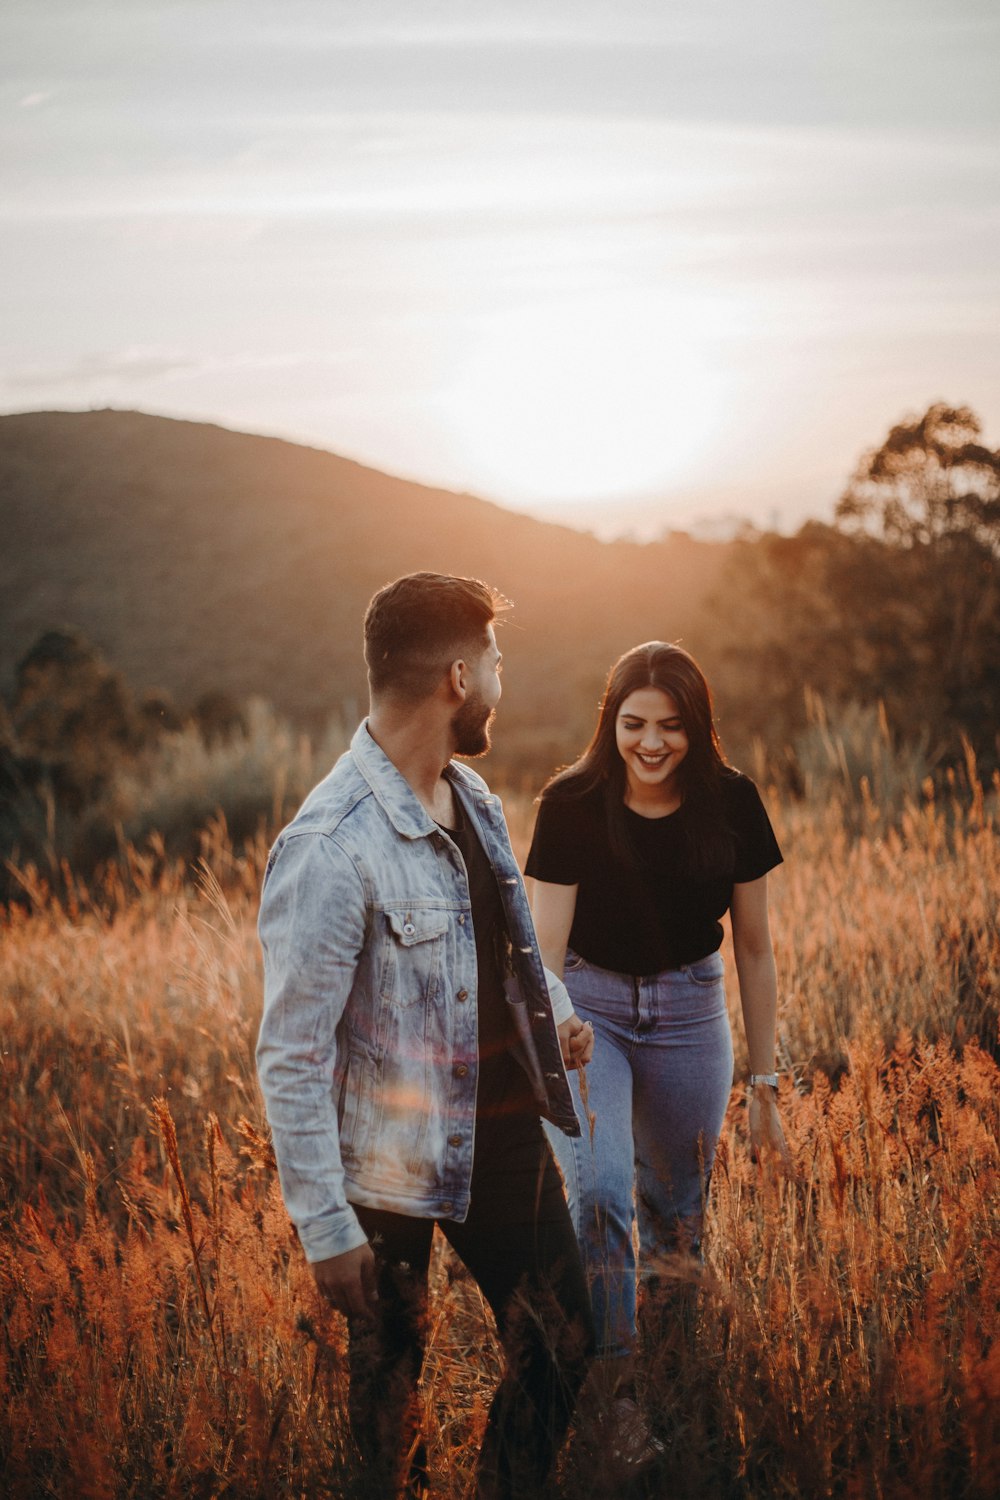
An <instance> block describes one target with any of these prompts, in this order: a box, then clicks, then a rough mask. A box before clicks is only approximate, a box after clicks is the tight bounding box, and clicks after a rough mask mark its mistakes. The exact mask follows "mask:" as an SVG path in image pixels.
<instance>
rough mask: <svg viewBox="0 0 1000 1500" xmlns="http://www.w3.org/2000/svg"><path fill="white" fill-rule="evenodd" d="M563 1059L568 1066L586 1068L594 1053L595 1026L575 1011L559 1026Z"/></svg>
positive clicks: (557, 1028)
mask: <svg viewBox="0 0 1000 1500" xmlns="http://www.w3.org/2000/svg"><path fill="white" fill-rule="evenodd" d="M556 1030H557V1031H558V1033H559V1046H560V1047H561V1048H562V1060H563V1063H564V1064H565V1066H566V1067H567V1068H585V1067H586V1065H587V1063H589V1062H590V1059H591V1058H592V1057H593V1055H594V1028H593V1026H591V1024H590V1022H589V1021H581V1020H580V1017H579V1016H578V1015H576V1013H575V1012H574V1014H573V1015H571V1016H567V1018H566V1020H565V1021H563V1023H562V1025H561V1026H557V1027H556Z"/></svg>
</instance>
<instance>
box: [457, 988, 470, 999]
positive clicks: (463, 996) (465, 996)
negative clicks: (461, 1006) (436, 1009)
mask: <svg viewBox="0 0 1000 1500" xmlns="http://www.w3.org/2000/svg"><path fill="white" fill-rule="evenodd" d="M468 998H469V992H468V990H459V992H458V994H457V995H456V996H455V999H456V1000H468Z"/></svg>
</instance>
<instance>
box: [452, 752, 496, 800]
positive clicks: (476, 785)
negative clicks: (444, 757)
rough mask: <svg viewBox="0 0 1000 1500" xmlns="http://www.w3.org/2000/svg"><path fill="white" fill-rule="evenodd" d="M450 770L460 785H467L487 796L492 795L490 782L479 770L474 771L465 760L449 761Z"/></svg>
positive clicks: (471, 789)
mask: <svg viewBox="0 0 1000 1500" xmlns="http://www.w3.org/2000/svg"><path fill="white" fill-rule="evenodd" d="M448 770H449V773H450V774H451V776H452V777H453V778H454V780H455V781H457V782H458V784H459V785H460V786H464V787H467V788H468V789H469V790H470V791H473V792H482V793H483V794H484V795H485V796H490V795H491V793H490V788H489V783H488V782H487V781H485V780H484V778H483V777H482V776H480V774H479V772H478V771H474V770H473V769H472V767H471V766H467V765H466V764H465V762H464V761H461V760H451V761H449V762H448Z"/></svg>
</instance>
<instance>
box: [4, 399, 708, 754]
mask: <svg viewBox="0 0 1000 1500" xmlns="http://www.w3.org/2000/svg"><path fill="white" fill-rule="evenodd" d="M0 536H2V538H3V545H2V548H0V685H2V689H3V691H4V692H9V690H10V688H11V687H12V685H13V673H14V668H15V666H16V663H17V661H18V660H19V659H20V658H21V656H22V655H23V654H24V653H25V652H26V651H27V650H28V649H29V648H30V646H31V645H32V643H33V641H34V640H35V639H36V638H37V637H38V636H39V635H40V633H41V632H42V631H44V630H47V629H50V628H53V627H62V626H70V627H75V628H78V629H80V630H82V631H83V632H84V633H85V634H86V635H87V636H89V637H90V638H91V639H92V640H93V641H95V642H96V643H97V644H98V645H99V647H100V648H101V649H102V650H103V651H104V653H105V654H106V656H107V657H108V659H109V660H110V661H111V662H112V663H113V664H114V665H115V666H116V667H117V668H119V669H120V670H121V671H122V672H123V674H124V676H125V678H126V680H127V681H128V682H129V684H130V685H131V687H132V688H133V689H134V690H135V691H136V692H139V693H145V692H151V691H163V692H167V693H169V694H170V695H171V696H172V697H173V698H175V699H176V700H177V702H178V703H179V704H180V705H181V706H184V705H187V704H190V703H191V702H192V701H193V700H194V699H196V698H197V697H198V696H199V695H201V694H202V693H205V692H208V691H210V690H213V689H225V690H226V691H228V692H230V693H232V694H234V695H236V696H239V697H243V696H248V695H251V694H256V695H260V696H262V697H265V698H268V699H270V700H271V701H272V702H273V703H275V704H276V705H277V706H278V707H279V708H280V709H282V710H283V711H284V712H286V713H287V714H289V715H290V716H292V717H293V718H295V719H296V720H298V721H300V722H304V723H315V722H317V721H319V720H321V719H322V718H325V717H326V716H327V715H328V714H329V712H330V710H331V708H337V707H342V708H343V711H344V713H345V714H346V715H347V716H348V717H349V718H353V717H355V716H356V714H357V713H358V712H359V711H360V709H361V708H362V707H363V705H364V702H365V698H366V691H365V678H364V670H363V664H362V661H361V639H360V623H361V617H362V614H363V611H364V608H365V605H366V603H367V601H368V599H369V598H370V596H371V594H372V593H373V592H374V591H375V590H376V589H377V588H378V587H380V585H381V584H383V583H385V582H386V581H387V580H389V579H391V578H393V577H395V576H397V575H398V574H400V573H404V572H408V571H411V570H413V569H417V568H431V569H435V570H440V571H448V572H457V573H466V574H474V575H476V576H479V577H483V578H486V579H488V580H489V581H490V582H492V583H494V584H496V585H497V586H498V587H499V588H501V589H503V591H504V592H505V593H506V594H508V596H509V597H510V598H511V599H512V600H513V601H514V603H515V610H514V612H513V614H512V616H511V617H510V620H509V623H507V624H506V625H505V627H504V631H503V649H504V653H505V657H506V659H507V662H508V664H509V671H508V674H507V676H506V678H505V694H506V699H505V704H504V719H503V729H504V734H503V736H502V737H501V738H503V739H505V740H506V741H507V743H508V746H509V747H510V748H511V750H513V749H514V746H515V744H517V745H522V746H523V747H524V749H525V750H527V748H528V742H529V741H530V742H532V743H533V744H535V745H536V748H537V749H538V750H540V751H543V753H544V750H543V747H544V746H546V745H548V744H550V743H551V744H556V743H560V744H565V743H566V734H567V732H569V733H570V736H571V742H572V739H573V738H574V737H575V736H576V734H578V733H579V732H580V730H581V729H583V728H585V727H586V724H587V722H589V718H590V713H591V711H592V705H593V703H594V700H595V697H596V694H597V693H598V691H599V688H600V683H601V680H602V677H603V674H604V672H605V670H606V668H607V666H608V664H609V663H610V662H611V660H612V659H613V658H614V657H615V656H616V655H617V654H618V653H619V652H620V651H622V650H624V649H625V648H627V647H628V646H630V645H633V644H634V643H635V642H637V641H640V640H645V639H649V638H651V637H654V636H657V637H663V638H667V639H675V638H677V637H678V636H680V635H684V636H685V637H686V638H687V639H688V643H689V644H691V645H692V649H694V650H695V651H696V652H697V649H698V647H697V642H696V641H694V642H692V641H691V640H690V637H689V636H688V632H689V630H690V628H691V625H692V622H693V621H694V620H695V617H696V612H697V608H698V605H699V604H700V603H701V602H702V600H703V599H704V598H705V595H706V592H707V591H708V589H709V588H710V586H711V584H712V583H713V582H714V581H715V579H716V578H717V577H718V573H719V569H720V567H721V564H722V560H723V558H724V556H725V554H726V550H727V549H726V548H725V547H722V546H719V545H718V544H711V543H702V542H696V541H694V540H693V539H691V538H689V537H687V536H683V535H673V536H671V537H669V538H667V539H665V540H663V541H660V542H653V543H645V544H640V543H633V542H627V541H616V542H601V541H598V540H597V539H596V538H595V537H593V536H591V535H589V534H586V533H583V532H577V531H574V530H572V529H570V528H568V527H563V526H557V525H552V524H549V523H545V522H542V521H537V520H534V519H532V518H531V517H529V516H524V515H518V514H515V513H513V512H511V511H507V510H504V509H502V508H501V507H499V506H496V505H493V504H491V503H490V502H488V501H484V500H480V499H477V498H475V497H473V496H471V495H465V494H455V493H453V492H450V491H446V490H437V489H431V488H428V487H426V486H423V485H419V484H415V483H411V482H409V481H406V480H403V479H398V478H393V477H391V476H389V475H386V474H382V473H379V472H378V471H376V470H374V469H369V468H365V467H364V466H362V465H360V464H357V463H354V462H351V461H349V460H347V459H344V458H339V457H337V456H336V455H334V454H331V453H326V452H322V451H320V450H317V449H314V448H308V447H304V446H300V445H297V444H294V443H289V442H284V441H281V440H279V439H276V438H266V437H259V436H253V435H250V434H245V433H238V432H232V431H228V430H226V429H224V428H221V427H217V426H212V425H208V424H203V423H196V422H186V421H175V420H172V419H168V418H165V417H157V416H150V415H146V414H143V413H139V412H131V411H113V410H105V411H92V412H79V413H74V412H32V413H27V414H21V415H11V416H2V417H0ZM581 703H582V704H583V705H585V706H586V713H585V714H584V713H582V711H581V707H580V705H581ZM575 715H576V716H579V720H580V723H579V727H576V725H575V724H569V723H568V722H567V721H568V720H570V719H573V718H574V716H575Z"/></svg>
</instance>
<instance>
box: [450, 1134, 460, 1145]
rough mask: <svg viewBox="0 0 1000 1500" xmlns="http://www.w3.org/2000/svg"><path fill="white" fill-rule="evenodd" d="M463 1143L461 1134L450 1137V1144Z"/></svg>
mask: <svg viewBox="0 0 1000 1500" xmlns="http://www.w3.org/2000/svg"><path fill="white" fill-rule="evenodd" d="M461 1144H462V1137H461V1136H460V1135H450V1136H449V1137H448V1145H449V1146H460V1145H461Z"/></svg>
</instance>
